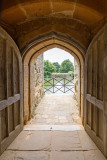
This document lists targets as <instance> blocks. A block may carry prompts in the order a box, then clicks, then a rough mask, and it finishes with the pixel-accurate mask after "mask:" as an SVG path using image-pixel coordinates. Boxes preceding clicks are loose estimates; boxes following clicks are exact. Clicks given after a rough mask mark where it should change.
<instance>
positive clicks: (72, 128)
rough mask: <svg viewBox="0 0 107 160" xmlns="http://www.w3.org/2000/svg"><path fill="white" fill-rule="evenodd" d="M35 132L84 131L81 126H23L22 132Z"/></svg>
mask: <svg viewBox="0 0 107 160" xmlns="http://www.w3.org/2000/svg"><path fill="white" fill-rule="evenodd" d="M31 130H32V131H35V130H48V131H50V130H52V131H55V130H56V131H77V130H84V127H83V126H82V125H71V126H69V125H66V126H64V125H33V124H30V125H25V126H24V131H31Z"/></svg>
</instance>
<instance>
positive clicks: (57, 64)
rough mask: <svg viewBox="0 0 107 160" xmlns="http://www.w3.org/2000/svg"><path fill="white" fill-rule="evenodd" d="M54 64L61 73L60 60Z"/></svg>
mask: <svg viewBox="0 0 107 160" xmlns="http://www.w3.org/2000/svg"><path fill="white" fill-rule="evenodd" d="M53 65H54V66H55V67H56V72H57V73H59V71H60V64H59V63H58V62H54V63H53Z"/></svg>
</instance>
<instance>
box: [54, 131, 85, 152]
mask: <svg viewBox="0 0 107 160" xmlns="http://www.w3.org/2000/svg"><path fill="white" fill-rule="evenodd" d="M51 150H53V151H70V150H82V146H81V143H80V140H79V136H78V133H77V131H72V132H69V131H68V132H66V131H53V132H52V142H51Z"/></svg>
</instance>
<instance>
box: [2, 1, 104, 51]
mask: <svg viewBox="0 0 107 160" xmlns="http://www.w3.org/2000/svg"><path fill="white" fill-rule="evenodd" d="M106 18H107V0H2V4H1V26H2V27H3V28H4V29H5V30H6V31H7V32H8V33H9V34H10V35H11V36H12V37H13V39H14V40H15V41H16V42H17V44H18V46H19V47H20V48H23V47H24V45H26V43H28V41H31V40H32V39H34V38H35V37H37V36H39V35H43V34H45V33H49V32H52V31H53V32H58V33H60V34H63V35H66V36H68V37H72V38H73V39H75V40H76V41H77V42H78V43H80V44H81V45H82V46H83V47H87V46H88V44H89V42H90V40H91V39H92V37H93V36H94V35H95V34H96V33H97V32H98V30H99V29H100V28H101V27H102V26H103V25H104V24H105V22H106Z"/></svg>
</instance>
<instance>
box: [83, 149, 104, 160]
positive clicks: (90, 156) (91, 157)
mask: <svg viewBox="0 0 107 160" xmlns="http://www.w3.org/2000/svg"><path fill="white" fill-rule="evenodd" d="M84 157H85V160H107V159H106V158H105V157H104V156H103V154H102V153H101V152H100V151H99V150H98V149H97V150H90V151H86V152H84Z"/></svg>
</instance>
